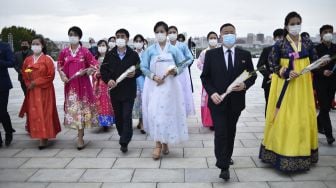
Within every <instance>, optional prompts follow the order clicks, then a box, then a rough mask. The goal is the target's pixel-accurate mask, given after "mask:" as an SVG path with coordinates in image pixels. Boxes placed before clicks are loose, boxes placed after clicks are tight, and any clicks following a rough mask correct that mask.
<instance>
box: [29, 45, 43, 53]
mask: <svg viewBox="0 0 336 188" xmlns="http://www.w3.org/2000/svg"><path fill="white" fill-rule="evenodd" d="M31 50H32V51H33V52H34V54H39V53H41V52H42V46H41V45H32V46H31Z"/></svg>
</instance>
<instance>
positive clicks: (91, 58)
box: [84, 49, 98, 68]
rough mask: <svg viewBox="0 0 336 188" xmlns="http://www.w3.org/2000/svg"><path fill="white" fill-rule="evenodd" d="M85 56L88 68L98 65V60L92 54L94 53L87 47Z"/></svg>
mask: <svg viewBox="0 0 336 188" xmlns="http://www.w3.org/2000/svg"><path fill="white" fill-rule="evenodd" d="M84 58H85V64H86V68H90V67H96V66H97V64H98V61H97V60H96V58H95V57H94V56H93V55H92V53H91V52H90V51H89V50H87V49H86V50H85V53H84Z"/></svg>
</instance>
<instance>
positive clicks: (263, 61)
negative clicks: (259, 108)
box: [257, 29, 284, 116]
mask: <svg viewBox="0 0 336 188" xmlns="http://www.w3.org/2000/svg"><path fill="white" fill-rule="evenodd" d="M283 35H284V30H283V29H276V30H275V31H274V32H273V40H274V41H275V42H277V41H278V40H282V39H283V37H284V36H283ZM272 47H273V45H272V46H269V47H266V48H264V49H263V51H262V52H261V55H260V58H259V61H258V64H257V67H261V66H265V69H262V70H261V71H260V72H261V74H262V75H263V76H264V79H263V82H262V85H261V88H263V89H264V95H265V101H266V104H265V116H266V109H267V104H268V96H269V90H270V88H271V78H272V77H271V76H272V72H271V70H270V67H269V63H268V56H269V54H270V53H271V50H272Z"/></svg>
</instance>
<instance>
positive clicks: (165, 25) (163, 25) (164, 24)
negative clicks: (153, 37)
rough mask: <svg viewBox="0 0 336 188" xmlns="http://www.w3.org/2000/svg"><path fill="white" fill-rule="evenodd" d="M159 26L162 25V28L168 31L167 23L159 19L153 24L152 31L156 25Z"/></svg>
mask: <svg viewBox="0 0 336 188" xmlns="http://www.w3.org/2000/svg"><path fill="white" fill-rule="evenodd" d="M160 26H162V27H163V28H164V30H165V31H166V32H167V33H168V25H167V24H166V23H165V22H163V21H159V22H157V23H156V24H155V26H154V32H155V31H156V29H157V28H158V27H160Z"/></svg>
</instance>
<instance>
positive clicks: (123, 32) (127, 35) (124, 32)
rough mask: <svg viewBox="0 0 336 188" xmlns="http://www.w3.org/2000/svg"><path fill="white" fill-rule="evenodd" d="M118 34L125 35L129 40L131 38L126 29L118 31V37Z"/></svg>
mask: <svg viewBox="0 0 336 188" xmlns="http://www.w3.org/2000/svg"><path fill="white" fill-rule="evenodd" d="M118 33H122V34H125V35H126V37H127V38H129V36H130V34H129V32H128V31H127V30H126V29H124V28H121V29H118V30H117V31H116V33H115V35H116V36H117V34H118Z"/></svg>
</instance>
